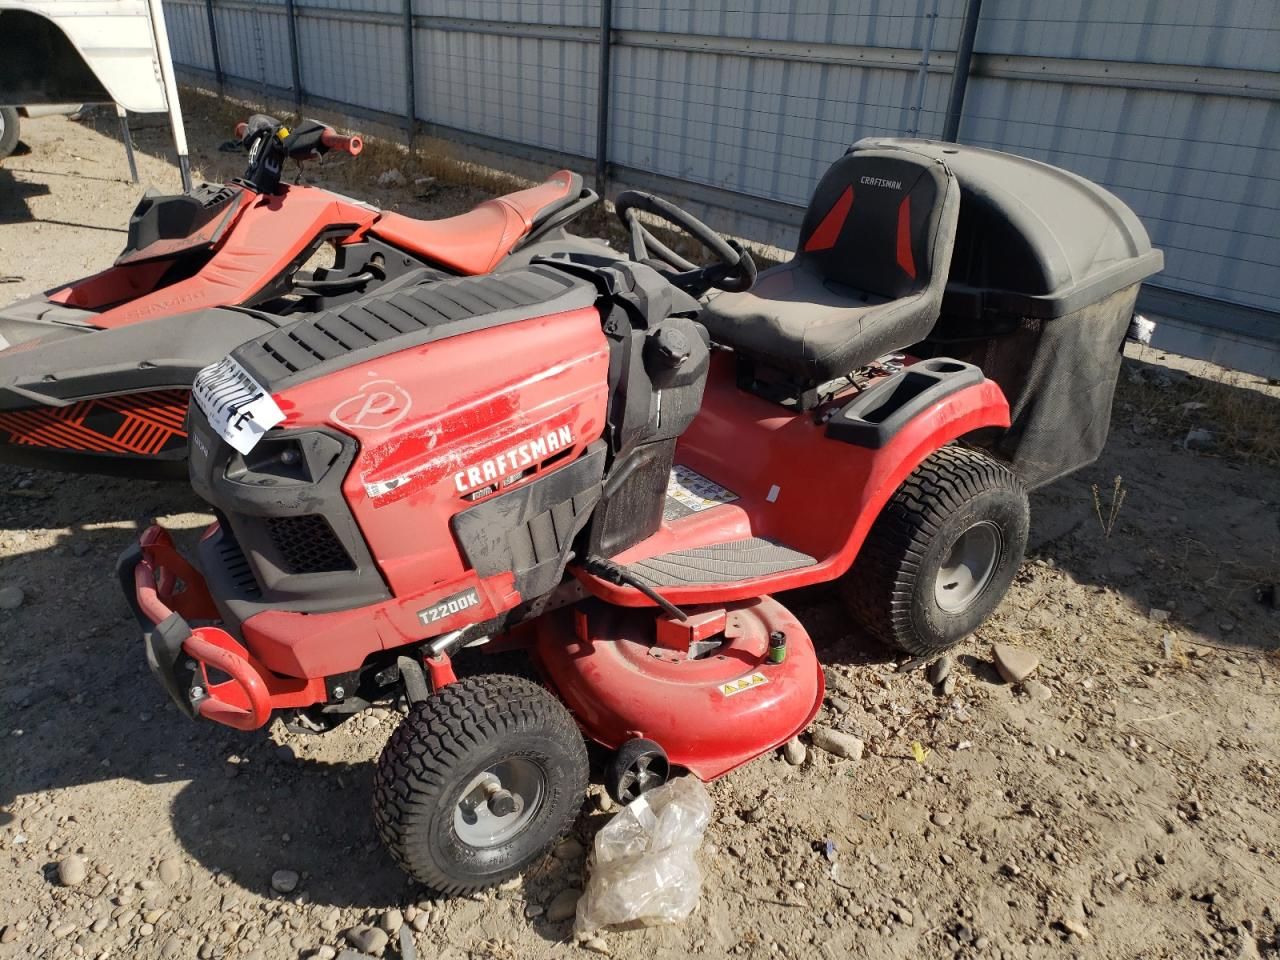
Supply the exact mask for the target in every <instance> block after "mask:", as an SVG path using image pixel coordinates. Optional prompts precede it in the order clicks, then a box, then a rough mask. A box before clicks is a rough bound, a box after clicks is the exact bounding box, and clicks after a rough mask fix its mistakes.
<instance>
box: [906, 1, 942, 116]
mask: <svg viewBox="0 0 1280 960" xmlns="http://www.w3.org/2000/svg"><path fill="white" fill-rule="evenodd" d="M925 17H926V18H927V19H928V21H929V27H928V29H927V30H925V33H924V48H923V49H922V50H921V51H920V73H919V74H918V75H917V77H916V105H915V107H914V110H915V116H913V117H912V118H911V135H912V136H913V137H914V136H915V135H916V134H918V133H919V132H920V117H921V115H922V114H923V113H924V94H925V88H926V87H927V86H928V85H929V54H931V53H932V52H933V30H934V27H936V26H937V25H938V0H933V13H927V14H925Z"/></svg>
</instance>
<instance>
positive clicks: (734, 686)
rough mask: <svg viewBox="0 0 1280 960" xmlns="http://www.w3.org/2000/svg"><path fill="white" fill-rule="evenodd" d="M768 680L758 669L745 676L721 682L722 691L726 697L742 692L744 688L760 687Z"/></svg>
mask: <svg viewBox="0 0 1280 960" xmlns="http://www.w3.org/2000/svg"><path fill="white" fill-rule="evenodd" d="M768 682H769V678H768V677H766V676H765V675H764V674H763V673H761V672H760V671H759V670H757V671H756V672H755V673H748V674H747V675H746V676H745V677H739V678H738V679H737V680H730V681H729V682H728V683H722V684H720V693H721V694H723V695H724V696H726V697H732V696H733V695H734V694H735V693H742V691H744V690H750V689H751V688H752V687H759V686H762V685H764V684H766V683H768Z"/></svg>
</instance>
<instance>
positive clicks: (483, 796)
mask: <svg viewBox="0 0 1280 960" xmlns="http://www.w3.org/2000/svg"><path fill="white" fill-rule="evenodd" d="M495 786H496V787H497V788H498V789H501V790H505V791H507V792H509V793H510V794H511V798H512V800H513V801H514V802H515V809H514V810H513V811H512V812H511V813H509V814H505V815H498V814H495V813H494V812H493V811H492V810H491V809H490V806H489V797H490V794H491V791H492V790H493V789H494V787H495ZM546 793H547V777H546V774H545V773H544V772H543V770H542V767H541V766H539V765H538V764H537V763H535V762H534V761H532V760H527V759H525V758H523V757H513V758H512V759H510V760H503V761H501V762H500V763H495V764H493V765H492V766H490V767H488V768H486V769H484V770H481V771H480V772H479V773H477V774H476V775H475V776H474V777H472V778H471V781H470V782H469V783H468V784H467V785H466V787H465V788H463V790H462V795H461V796H460V797H459V798H458V802H457V803H456V804H455V805H454V808H453V831H454V833H456V834H457V836H458V839H459V840H461V841H462V842H463V843H465V844H466V845H467V846H469V847H474V848H476V849H477V850H485V849H488V848H490V847H497V846H500V845H502V844H504V843H507V842H508V841H510V840H511V839H513V838H514V837H515V836H517V835H518V834H519V833H520V831H522V830H523V829H524V828H525V827H527V826H528V825H529V823H530V821H532V820H533V818H534V816H535V815H536V814H537V812H538V808H539V807H541V806H542V800H543V798H544V797H545V796H546Z"/></svg>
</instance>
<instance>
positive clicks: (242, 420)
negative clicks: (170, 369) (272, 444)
mask: <svg viewBox="0 0 1280 960" xmlns="http://www.w3.org/2000/svg"><path fill="white" fill-rule="evenodd" d="M191 397H192V399H194V400H195V402H196V406H198V407H199V408H200V410H201V411H202V412H203V413H204V415H205V416H206V417H208V419H209V426H211V427H213V430H214V432H215V433H217V434H218V436H220V437H222V439H223V440H225V441H227V443H229V444H231V446H232V447H234V448H235V449H236V450H237V451H239V452H240V453H248V452H249V451H250V450H252V449H253V448H254V445H255V444H257V442H258V440H260V439H261V438H262V435H263V434H264V433H266V432H267V431H268V430H270V429H271V428H272V427H274V426H275V425H276V424H277V423H279V422H280V421H281V420H283V419H284V411H283V410H281V409H280V407H279V406H277V405H276V402H275V400H273V399H272V397H271V394H270V392H269V391H268V390H267V388H266V387H264V386H262V384H260V383H258V381H257V380H254V379H253V377H251V376H250V375H249V371H247V370H245V368H244V367H242V366H240V364H238V363H236V362H235V360H233V359H231V358H230V357H224V358H223V359H221V360H219V361H218V362H217V363H214V364H210V365H209V366H207V367H205V368H204V369H203V370H201V371H200V372H199V373H198V374H196V382H195V384H194V385H193V386H192V388H191Z"/></svg>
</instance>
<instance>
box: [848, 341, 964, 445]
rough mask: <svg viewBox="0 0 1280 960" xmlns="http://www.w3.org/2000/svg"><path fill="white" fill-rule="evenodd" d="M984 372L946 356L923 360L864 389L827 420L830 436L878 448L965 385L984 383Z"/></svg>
mask: <svg viewBox="0 0 1280 960" xmlns="http://www.w3.org/2000/svg"><path fill="white" fill-rule="evenodd" d="M984 379H985V378H984V377H983V375H982V371H981V370H980V369H979V368H977V367H975V366H974V365H973V364H971V363H962V362H961V361H959V360H951V359H949V358H947V357H935V358H934V359H932V360H921V361H920V362H919V363H914V364H912V365H911V366H909V367H907V368H906V369H905V370H900V371H898V372H897V373H895V374H893V375H891V376H888V377H885V378H884V379H883V380H881V381H880V382H879V383H877V384H875V385H873V386H871V387H869V388H868V389H866V390H864V391H862V392H861V393H860V394H858V395H857V396H856V397H854V398H853V399H852V400H850V401H849V402H848V403H847V404H845V405H844V406H843V407H841V409H840V412H839V413H837V414H836V415H835V416H834V417H832V418H831V419H830V420H829V421H827V436H828V437H831V438H832V439H833V440H840V441H842V442H844V443H851V444H853V445H854V446H857V447H868V448H869V449H872V450H879V449H880V448H882V447H884V446H885V445H886V444H888V443H889V441H890V440H892V439H893V438H894V435H895V434H897V432H898V431H899V430H901V429H902V428H903V427H905V426H906V425H907V424H908V423H910V422H911V420H913V419H914V418H915V417H916V416H918V415H919V414H921V413H923V412H924V411H925V410H927V409H928V408H929V407H930V406H932V405H933V404H935V403H937V402H938V401H939V400H942V399H943V398H945V397H949V396H950V395H951V394H953V393H956V392H957V391H959V390H963V389H964V388H965V387H971V386H973V385H974V384H977V383H981V382H982V381H983V380H984Z"/></svg>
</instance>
